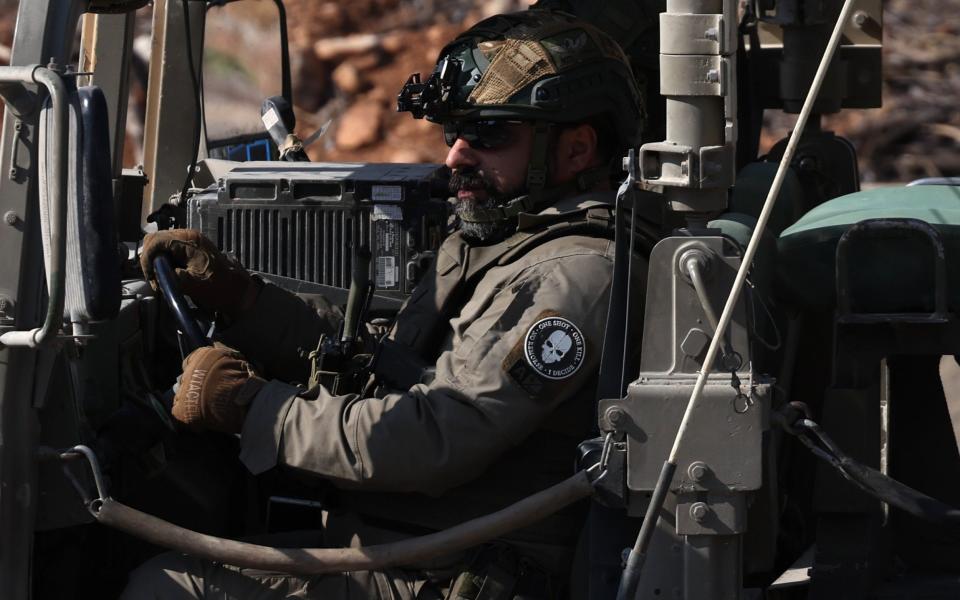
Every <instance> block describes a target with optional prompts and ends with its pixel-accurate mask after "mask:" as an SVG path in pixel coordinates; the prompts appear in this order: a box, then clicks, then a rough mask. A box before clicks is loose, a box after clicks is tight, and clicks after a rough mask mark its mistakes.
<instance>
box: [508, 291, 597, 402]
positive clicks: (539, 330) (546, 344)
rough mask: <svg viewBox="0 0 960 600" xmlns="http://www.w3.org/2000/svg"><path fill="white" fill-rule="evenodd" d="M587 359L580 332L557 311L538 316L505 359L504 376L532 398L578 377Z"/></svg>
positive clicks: (546, 311)
mask: <svg viewBox="0 0 960 600" xmlns="http://www.w3.org/2000/svg"><path fill="white" fill-rule="evenodd" d="M585 358H586V340H585V339H584V337H583V334H582V333H581V332H580V329H579V328H577V326H576V325H574V324H573V323H571V322H570V321H569V320H568V319H565V318H563V317H561V316H560V313H558V312H557V311H555V310H545V311H543V312H541V313H540V314H539V315H537V317H536V320H535V321H534V323H533V325H531V326H530V328H529V329H528V330H527V333H526V334H525V335H524V336H523V337H521V338H520V339H519V340H517V343H516V345H514V347H513V349H511V350H510V352H509V354H507V356H506V357H505V358H504V359H503V372H504V373H506V374H507V375H509V376H510V377H511V378H512V379H513V380H514V381H515V382H516V383H517V385H519V386H520V387H521V388H523V390H524V391H526V392H527V393H528V394H530V395H531V396H540V395H541V394H542V393H544V388H545V387H548V386H550V385H551V384H553V383H554V382H560V381H562V380H564V379H566V378H568V377H570V376H572V375H573V374H574V373H576V372H577V371H578V370H579V369H580V366H581V365H582V364H583V362H584V360H585Z"/></svg>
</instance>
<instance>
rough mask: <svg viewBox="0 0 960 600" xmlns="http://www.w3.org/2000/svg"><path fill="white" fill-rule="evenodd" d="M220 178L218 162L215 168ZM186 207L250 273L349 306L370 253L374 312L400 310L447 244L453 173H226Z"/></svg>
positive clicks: (372, 167)
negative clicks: (358, 265)
mask: <svg viewBox="0 0 960 600" xmlns="http://www.w3.org/2000/svg"><path fill="white" fill-rule="evenodd" d="M208 162H213V163H214V164H213V165H211V166H209V168H210V169H211V172H214V171H216V166H217V165H216V163H217V162H218V161H208ZM225 164H230V166H234V168H232V169H231V170H229V171H225V172H223V173H219V174H217V175H215V176H214V175H212V176H211V177H212V179H213V180H214V181H215V182H216V183H215V184H214V185H211V186H210V187H208V188H207V189H206V190H204V191H203V192H200V193H198V194H196V195H194V196H193V197H191V198H190V199H189V200H188V202H187V227H189V228H192V229H197V230H199V231H201V232H203V234H204V235H206V236H207V237H209V238H210V239H211V240H213V241H214V242H216V244H217V246H218V247H219V248H220V249H221V250H223V251H224V252H228V253H230V254H232V255H233V256H234V257H235V258H236V259H237V260H238V261H239V262H240V263H241V264H243V265H244V266H245V267H246V268H247V269H249V270H250V271H253V272H256V273H258V274H260V275H261V276H263V277H264V278H265V279H268V280H270V281H271V282H273V283H275V284H277V285H280V286H281V287H284V288H287V289H289V290H290V291H293V292H297V293H322V294H324V295H325V296H326V297H327V298H328V299H329V300H330V301H331V302H333V303H335V304H341V305H343V304H345V303H346V301H347V293H348V289H349V288H350V283H351V279H352V276H353V270H354V269H353V265H354V263H355V261H357V252H358V251H359V249H360V248H362V247H365V248H368V249H369V251H370V277H371V279H372V281H373V284H374V286H375V289H376V292H375V294H374V297H373V299H372V303H371V307H372V308H373V309H374V310H389V309H396V308H398V307H399V306H400V304H401V303H402V301H403V300H404V298H406V297H407V296H408V295H409V294H410V292H411V291H412V290H413V287H414V286H415V285H416V284H417V282H418V281H419V279H420V277H421V275H422V273H423V272H424V271H425V270H426V268H427V266H428V265H429V264H430V261H431V260H432V258H433V256H434V255H435V252H436V249H437V248H438V247H439V246H440V242H441V241H442V240H443V238H444V237H446V235H447V233H448V230H447V221H448V214H449V209H448V202H447V200H446V197H447V185H448V184H447V177H446V170H445V169H444V168H443V167H441V166H440V165H434V164H360V163H303V162H301V163H283V162H247V163H242V164H240V165H237V163H225Z"/></svg>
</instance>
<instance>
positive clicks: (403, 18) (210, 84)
mask: <svg viewBox="0 0 960 600" xmlns="http://www.w3.org/2000/svg"><path fill="white" fill-rule="evenodd" d="M25 1H26V0H25ZM529 3H530V0H494V1H491V0H487V1H485V2H481V1H480V0H337V1H318V0H286V2H285V4H286V7H287V14H288V22H289V24H290V42H291V51H292V59H293V60H292V64H293V72H294V73H293V74H294V86H295V89H294V97H295V101H296V113H297V117H298V127H297V130H298V133H300V134H301V136H303V137H306V136H308V135H309V134H310V133H312V132H313V131H315V130H316V129H318V128H320V127H321V126H323V125H324V124H326V123H328V122H329V123H330V128H329V130H328V131H327V133H326V134H325V135H324V136H323V137H322V138H321V139H320V140H319V141H317V142H316V143H315V144H313V145H312V146H311V147H310V148H309V149H308V152H309V154H310V156H311V157H312V158H313V159H315V160H332V161H353V160H357V161H398V162H416V161H430V162H435V161H440V160H442V157H443V155H444V151H445V146H444V145H443V142H442V140H441V139H440V135H439V133H438V132H437V131H436V128H435V127H433V126H431V125H430V124H429V123H427V122H425V121H423V120H414V119H411V118H410V116H409V115H407V114H397V113H396V112H395V101H396V94H397V92H398V91H399V89H400V87H401V86H402V85H403V82H404V81H405V80H406V78H407V76H408V75H410V74H411V73H414V72H421V73H428V72H429V71H430V70H431V69H432V66H433V63H434V60H435V58H436V56H437V53H438V52H439V50H440V49H441V48H442V46H443V44H444V43H445V42H446V41H447V40H449V39H450V38H451V37H452V36H453V35H455V34H456V33H457V32H458V31H461V30H462V29H464V28H465V27H466V26H467V25H469V24H470V23H473V22H475V21H476V20H478V19H479V18H481V17H484V16H487V15H490V14H494V13H497V12H503V11H508V10H516V9H522V8H525V7H526V6H527V5H528V4H529ZM883 4H884V106H883V108H880V109H873V110H850V111H844V112H843V113H841V114H838V115H834V116H831V117H829V118H828V119H826V126H827V127H828V128H831V129H833V130H835V131H837V132H838V133H841V134H842V135H845V136H847V137H848V138H850V139H851V140H852V141H853V142H854V144H855V146H856V147H857V149H858V152H859V153H860V161H861V172H862V176H863V179H864V180H865V181H867V182H889V181H909V180H911V179H914V178H917V177H926V176H940V175H960V108H958V106H960V103H958V101H957V99H958V98H960V0H884V2H883ZM14 7H15V2H11V0H0V62H5V60H6V58H5V56H4V51H5V50H7V51H8V49H9V44H10V40H11V38H12V30H13V23H14V19H13V17H14V14H13V8H14ZM228 7H243V8H242V9H239V8H238V10H240V12H239V13H237V14H239V17H234V18H233V19H232V20H229V19H228V20H227V21H226V22H225V27H227V28H228V29H230V28H232V29H230V31H233V32H234V33H222V32H221V34H219V35H220V38H222V40H223V44H222V48H223V52H222V57H223V58H225V60H222V61H220V63H222V64H226V63H229V65H228V66H229V67H230V68H232V69H233V71H230V70H229V69H228V70H227V71H226V73H227V77H226V79H225V80H224V81H221V82H217V81H216V79H215V77H210V78H205V79H207V85H206V87H207V94H208V106H212V107H215V110H210V111H208V112H210V115H211V117H217V116H220V115H224V114H228V113H231V112H232V111H233V110H234V108H233V107H235V106H236V107H238V108H236V110H237V111H240V112H242V111H244V110H246V111H247V112H249V111H251V110H252V111H253V112H254V114H253V117H254V119H253V120H254V123H253V126H256V122H255V121H256V119H255V117H256V111H257V109H258V107H259V99H260V98H261V97H262V96H263V95H269V93H266V92H263V91H260V90H259V89H258V88H257V86H256V85H239V84H238V83H237V82H238V81H239V80H242V79H243V77H246V78H248V79H250V80H251V81H254V83H256V81H257V80H259V81H260V83H263V81H262V80H263V78H264V77H265V76H269V75H270V74H271V73H272V74H273V76H274V78H275V75H276V71H277V69H276V68H274V67H270V68H264V67H263V65H264V60H263V58H262V57H263V55H264V53H265V52H267V51H268V50H271V51H272V50H273V48H274V47H275V46H276V43H275V41H273V40H274V39H275V35H276V34H275V32H274V33H272V34H267V33H263V32H264V31H267V30H268V29H269V28H270V27H271V26H272V23H273V22H274V21H275V16H274V15H275V12H272V11H274V10H275V9H274V8H273V3H272V2H271V1H270V0H248V1H247V2H243V3H235V4H230V5H229V6H228ZM217 10H222V9H217ZM140 13H141V19H140V20H141V31H142V34H141V38H142V39H139V40H138V47H139V48H141V49H142V52H141V54H142V55H147V54H148V53H149V38H148V37H147V32H148V31H149V20H150V8H149V7H147V8H145V9H142V10H141V11H140ZM213 21H214V19H212V18H211V19H208V32H209V31H210V30H209V27H210V25H209V23H211V22H213ZM236 32H240V33H236ZM271 35H273V36H274V37H272V38H271V37H270V36H271ZM209 37H210V39H215V38H217V35H209ZM220 38H217V39H220ZM238 39H239V40H240V42H239V43H238ZM211 47H213V45H211ZM222 64H221V66H222ZM266 64H269V63H266ZM258 69H259V71H258ZM212 70H213V69H211V71H212ZM265 74H266V75H265ZM267 89H270V88H269V86H267ZM274 93H275V92H274ZM245 96H248V97H245ZM138 98H141V99H142V93H141V94H139V96H138ZM241 101H243V102H246V105H247V107H246V108H239V104H240V103H241ZM251 107H252V108H251ZM131 109H132V110H131V111H130V114H131V127H130V130H131V131H132V132H134V133H135V132H136V131H137V123H136V122H135V120H136V119H137V118H138V116H139V114H141V113H140V110H141V109H142V106H138V105H137V102H134V103H133V105H132V106H131ZM769 117H770V118H768V124H769V125H770V128H769V130H768V131H767V132H766V134H765V137H764V139H765V140H766V141H767V142H768V143H769V142H770V141H771V140H774V139H776V138H777V137H780V136H781V135H782V134H784V133H786V131H788V130H789V127H790V123H791V122H792V120H791V118H790V117H778V116H776V115H769ZM213 120H214V121H215V119H213ZM249 120H250V119H249V117H248V121H249ZM209 126H210V128H211V131H213V130H214V129H215V128H216V123H215V122H214V123H210V124H209ZM136 138H137V136H136V135H133V136H132V137H131V140H130V142H131V144H130V145H131V148H132V149H133V150H132V151H131V152H130V153H129V154H128V157H129V160H128V162H131V164H132V162H135V161H136V158H137V152H136V142H137V139H136Z"/></svg>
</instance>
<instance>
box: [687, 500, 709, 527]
mask: <svg viewBox="0 0 960 600" xmlns="http://www.w3.org/2000/svg"><path fill="white" fill-rule="evenodd" d="M708 514H710V507H709V506H707V505H706V504H704V503H703V502H694V503H693V504H691V505H690V518H691V519H693V520H694V521H696V522H697V523H701V522H703V520H704V519H706V518H707V515H708Z"/></svg>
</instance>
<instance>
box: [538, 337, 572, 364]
mask: <svg viewBox="0 0 960 600" xmlns="http://www.w3.org/2000/svg"><path fill="white" fill-rule="evenodd" d="M572 345H573V339H572V338H571V337H570V336H569V335H567V333H566V332H565V331H560V330H557V331H554V332H553V333H551V334H550V337H548V338H547V341H545V342H544V343H543V352H542V353H541V354H540V358H542V359H543V362H545V363H547V364H548V365H550V364H553V363H555V362H559V361H560V359H562V358H563V356H564V355H565V354H566V353H567V352H569V350H570V346H572Z"/></svg>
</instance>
